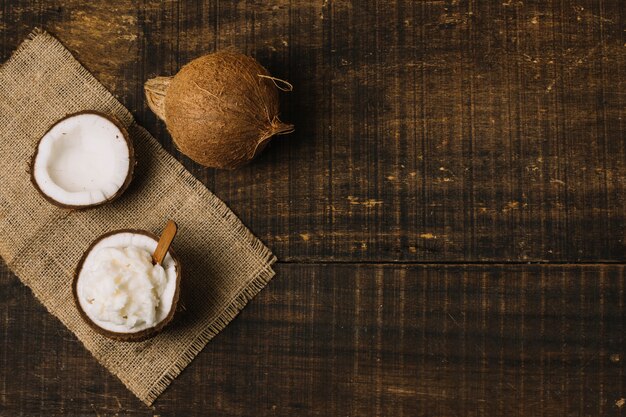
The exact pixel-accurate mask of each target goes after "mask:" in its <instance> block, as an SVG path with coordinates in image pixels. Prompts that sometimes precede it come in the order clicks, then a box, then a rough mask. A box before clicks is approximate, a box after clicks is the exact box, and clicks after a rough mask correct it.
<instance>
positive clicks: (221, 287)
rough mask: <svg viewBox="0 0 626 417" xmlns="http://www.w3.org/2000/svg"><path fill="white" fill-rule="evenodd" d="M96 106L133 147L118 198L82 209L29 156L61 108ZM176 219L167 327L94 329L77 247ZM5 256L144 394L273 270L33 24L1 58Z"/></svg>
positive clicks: (210, 199)
mask: <svg viewBox="0 0 626 417" xmlns="http://www.w3.org/2000/svg"><path fill="white" fill-rule="evenodd" d="M82 110H98V111H101V112H103V113H107V114H110V115H113V116H115V117H117V118H118V119H119V120H120V121H121V122H122V123H123V124H124V126H126V127H127V129H128V131H129V133H130V135H131V138H132V140H133V143H134V146H135V152H136V156H137V162H138V163H137V167H136V169H135V178H134V179H133V182H132V183H131V186H130V187H129V189H128V190H127V191H126V192H125V193H124V195H122V197H121V198H120V199H118V200H117V201H115V202H113V203H111V204H108V205H105V206H103V207H99V208H95V209H90V210H85V211H67V210H63V209H59V208H56V207H55V206H53V205H51V204H49V203H48V202H46V201H45V200H44V199H43V198H42V197H41V196H40V195H39V194H38V193H37V191H36V190H35V189H34V188H33V187H32V185H31V183H30V179H29V174H28V168H29V167H28V163H29V161H30V158H31V156H32V154H33V152H34V147H35V145H36V143H37V141H38V140H39V138H40V137H41V136H42V135H43V134H44V133H45V131H46V130H47V129H48V127H49V126H50V125H51V124H53V123H54V122H55V121H56V120H58V119H59V118H61V117H63V116H65V115H66V114H70V113H74V112H78V111H82ZM170 218H171V219H173V220H175V221H176V222H177V223H178V226H179V233H178V235H177V237H176V240H175V242H174V246H173V247H174V249H175V251H176V253H177V254H178V256H179V257H180V259H181V262H182V265H183V269H182V302H183V303H184V305H185V308H186V309H185V311H183V312H181V314H179V315H178V317H176V318H175V321H174V322H173V323H172V325H170V326H169V327H168V328H167V330H165V331H164V332H163V333H161V334H159V335H158V336H156V337H155V338H153V339H150V340H148V341H146V342H141V343H125V342H116V341H112V340H109V339H107V338H105V337H103V336H100V335H98V334H97V333H95V332H94V331H92V330H91V329H90V328H89V327H88V326H87V325H86V324H85V323H83V322H82V320H81V319H80V316H79V314H78V312H77V310H76V307H75V306H74V303H73V301H72V293H71V281H72V275H73V273H74V269H75V267H76V264H77V262H78V260H79V259H80V257H81V255H82V253H83V251H84V250H85V249H86V248H87V247H88V246H89V244H90V243H91V242H92V241H93V240H94V239H95V238H97V237H98V236H99V235H101V234H103V233H105V232H108V231H111V230H115V229H122V228H137V229H145V230H148V231H151V232H153V233H155V234H159V233H160V231H161V228H162V227H163V226H164V225H165V222H166V221H167V219H170ZM0 256H2V258H3V259H4V260H5V262H6V263H7V265H8V266H9V267H10V268H11V270H12V271H13V272H14V273H15V274H16V275H17V276H18V277H19V278H20V280H21V281H22V282H24V283H25V284H26V285H28V286H29V287H30V288H31V289H32V291H33V293H34V294H35V296H36V297H37V298H38V299H39V300H40V301H41V302H42V303H43V304H44V305H45V307H46V308H47V309H48V311H49V312H50V313H52V314H53V315H55V316H56V317H57V318H59V319H60V320H61V322H63V324H64V325H65V326H67V328H68V329H69V330H70V331H72V332H73V333H74V334H75V335H76V337H77V338H78V339H79V340H80V341H81V342H82V343H83V344H84V345H85V347H86V348H87V349H88V350H89V351H90V352H91V353H92V354H93V356H94V357H95V358H96V359H97V360H98V361H99V362H100V363H102V364H103V365H104V366H105V367H106V368H108V369H109V370H110V371H111V372H112V373H113V374H115V375H116V376H117V377H118V378H119V379H120V380H121V381H122V382H123V383H124V384H125V385H126V386H127V387H128V389H130V390H131V391H132V392H133V393H134V394H135V395H136V396H137V397H139V398H140V399H141V400H142V401H144V402H145V403H146V404H151V403H152V402H153V401H154V400H155V398H156V397H157V396H158V395H159V394H161V392H163V390H164V389H165V388H166V387H167V386H168V385H169V383H170V382H171V381H172V379H174V378H175V377H176V376H177V375H178V374H179V373H180V371H181V370H182V369H184V368H185V367H186V366H187V365H188V364H189V362H191V360H192V359H193V358H194V357H195V356H196V355H197V354H198V352H199V351H200V350H201V349H202V348H203V347H204V346H205V345H206V343H207V342H208V341H209V340H210V339H211V338H212V337H213V336H214V335H216V334H217V333H218V332H219V331H220V330H221V329H223V328H224V327H225V326H226V325H227V324H228V322H230V321H231V320H232V319H233V318H234V317H235V316H236V315H237V313H238V312H239V311H240V310H241V309H242V308H243V307H244V306H245V304H246V303H247V302H248V301H249V300H250V299H251V298H252V297H254V296H255V295H256V294H257V293H258V292H259V291H260V290H261V289H262V288H263V287H264V286H265V285H266V284H267V282H268V281H269V280H270V279H271V278H272V276H273V275H274V272H273V270H272V268H271V265H272V263H273V262H274V261H275V258H274V256H273V255H272V253H271V252H270V251H269V250H268V249H267V248H266V247H265V246H264V245H263V244H262V243H261V242H260V241H259V240H257V239H256V238H255V237H254V236H253V235H252V234H251V233H250V232H249V231H248V229H247V228H246V227H245V226H244V225H243V224H242V223H241V222H240V221H239V219H238V218H237V217H236V216H235V215H234V214H233V213H232V212H231V211H230V210H229V209H228V208H227V207H226V206H225V205H224V203H223V202H221V201H220V200H219V199H218V198H217V197H215V196H214V195H213V194H212V193H211V192H209V191H208V190H207V189H206V188H205V187H204V185H203V184H202V183H200V182H199V181H198V180H196V179H195V178H194V177H193V176H192V175H191V174H190V173H189V172H188V171H187V170H185V168H184V167H183V166H182V165H181V164H180V163H179V162H178V161H176V160H175V159H174V158H173V157H172V156H171V155H169V154H168V153H167V152H166V151H164V150H163V149H162V147H161V146H160V145H159V143H158V142H157V141H156V140H155V139H154V138H153V137H152V136H151V135H150V134H149V133H148V132H147V131H146V130H144V129H143V128H142V127H141V126H139V125H137V123H136V122H135V121H134V120H133V117H132V115H131V114H130V113H129V112H128V110H127V109H126V108H125V107H124V106H122V104H120V103H119V102H118V101H117V100H116V99H115V98H114V97H113V96H112V95H111V94H110V93H109V92H108V91H107V90H106V89H105V88H104V87H103V86H102V85H101V84H100V83H99V82H98V81H97V80H96V79H95V78H94V77H93V76H92V75H91V74H90V73H89V72H88V71H87V70H86V69H85V68H83V67H82V66H81V65H80V63H78V62H77V61H76V60H75V59H74V58H73V57H72V55H71V54H70V53H69V51H67V50H66V49H65V48H64V47H63V46H62V45H61V44H60V43H59V42H58V41H57V40H56V39H55V38H53V37H52V36H50V35H49V34H47V33H45V32H43V31H39V30H36V31H34V32H33V33H32V34H31V36H29V39H27V40H26V41H25V42H24V43H23V44H22V45H21V46H20V47H19V48H18V50H17V51H16V52H15V53H14V54H13V56H12V57H11V58H10V59H9V60H8V61H7V62H6V63H5V64H4V65H3V66H2V67H0Z"/></svg>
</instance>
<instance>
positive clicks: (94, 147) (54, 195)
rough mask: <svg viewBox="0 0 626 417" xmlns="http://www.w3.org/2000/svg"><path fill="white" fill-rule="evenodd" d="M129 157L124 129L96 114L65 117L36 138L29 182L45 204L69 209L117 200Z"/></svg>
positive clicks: (130, 147) (132, 163) (131, 154)
mask: <svg viewBox="0 0 626 417" xmlns="http://www.w3.org/2000/svg"><path fill="white" fill-rule="evenodd" d="M134 166H135V157H134V150H133V145H132V142H131V140H130V138H129V136H128V132H127V131H126V129H124V127H123V126H122V125H121V124H120V123H119V122H118V121H116V120H114V119H113V118H112V117H110V116H107V115H105V114H102V113H98V112H81V113H76V114H72V115H69V116H67V117H65V118H63V119H61V120H59V121H58V122H57V123H55V124H54V125H53V126H52V127H51V128H50V129H49V130H48V131H47V132H46V134H45V135H43V137H42V138H41V139H40V140H39V143H38V144H37V148H36V150H35V153H34V155H33V158H32V161H31V167H30V169H31V180H32V183H33V184H34V186H35V188H36V189H37V190H38V191H39V192H40V193H41V195H42V196H43V197H44V198H45V199H46V200H48V201H49V202H51V203H53V204H55V205H57V206H59V207H62V208H69V209H82V208H88V207H93V206H98V205H101V204H104V203H107V202H109V201H113V200H114V199H116V198H117V197H119V196H120V195H121V194H122V193H123V192H124V190H125V189H126V188H127V187H128V184H129V183H130V180H131V178H132V176H133V168H134Z"/></svg>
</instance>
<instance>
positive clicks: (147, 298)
mask: <svg viewBox="0 0 626 417" xmlns="http://www.w3.org/2000/svg"><path fill="white" fill-rule="evenodd" d="M81 281H82V285H81V286H80V291H79V295H80V298H81V299H82V300H81V305H82V306H83V309H84V310H85V313H87V315H88V316H90V317H92V318H95V319H96V321H97V322H104V323H109V324H110V325H112V326H115V327H116V328H117V329H118V330H119V329H126V330H128V331H131V330H134V329H137V328H148V327H152V326H154V325H155V324H157V322H158V321H159V305H160V302H161V299H162V297H163V293H164V290H165V288H166V286H167V281H168V280H167V274H166V271H165V270H164V269H163V267H162V266H161V265H158V264H157V265H153V264H152V255H151V254H150V252H148V251H147V250H145V249H144V248H141V247H137V246H128V247H104V248H101V249H99V250H97V252H95V253H93V254H92V259H90V262H89V265H85V269H84V270H83V271H82V272H81Z"/></svg>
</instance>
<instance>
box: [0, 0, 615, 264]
mask: <svg viewBox="0 0 626 417" xmlns="http://www.w3.org/2000/svg"><path fill="white" fill-rule="evenodd" d="M625 8H626V3H624V2H623V1H620V0H604V1H599V0H576V1H574V0H571V1H561V0H558V1H557V0H551V1H545V0H534V1H524V2H520V1H502V2H476V1H419V2H408V1H393V2H387V1H385V2H383V1H359V2H348V1H339V0H338V1H324V2H322V1H320V2H310V1H293V2H287V1H276V2H272V3H271V4H266V3H265V2H218V1H195V2H193V1H190V2H176V1H173V2H164V3H163V2H156V1H143V2H138V3H137V4H136V3H135V2H131V1H129V0H126V1H120V2H116V3H115V7H110V6H109V3H108V2H104V1H102V0H98V1H93V2H89V4H85V2H79V1H76V0H75V1H62V2H50V3H47V2H42V3H36V4H32V3H31V2H30V1H22V0H20V1H13V0H12V1H4V2H3V7H2V15H1V21H2V24H1V25H0V30H1V35H2V39H3V42H2V51H1V52H2V57H1V58H2V59H4V58H6V57H8V56H9V54H10V52H11V51H12V50H13V49H14V48H15V47H16V46H17V44H18V43H19V42H20V41H21V40H22V38H23V37H24V36H25V35H26V34H27V33H28V31H30V30H31V28H32V27H33V26H34V25H43V26H44V27H46V28H47V29H48V30H50V31H51V32H52V33H53V34H55V35H57V36H58V37H59V38H60V39H61V41H63V42H64V43H65V44H66V45H67V46H68V47H69V48H70V49H71V50H72V51H74V52H75V54H76V55H77V57H78V58H79V60H81V61H82V62H83V63H84V64H85V65H86V66H87V67H88V68H89V69H90V70H91V71H93V73H94V74H95V75H96V77H98V78H99V79H100V80H102V81H103V83H104V84H105V85H106V86H107V87H108V88H110V89H111V90H112V91H113V92H114V93H115V94H116V95H117V96H118V97H119V98H120V99H121V100H122V102H123V103H124V104H126V105H127V106H128V107H129V108H130V109H131V110H132V111H133V112H134V113H135V115H136V116H137V118H138V120H139V121H140V122H141V123H142V124H144V125H145V126H146V127H148V129H149V130H150V131H151V132H152V133H153V134H154V135H156V137H157V138H159V139H160V140H161V141H162V142H163V144H164V145H165V147H166V148H167V149H168V150H169V151H171V152H172V153H174V154H175V155H177V156H179V157H180V158H181V159H182V160H183V162H184V163H185V165H186V166H187V167H188V168H189V169H190V170H191V171H192V172H193V173H194V174H195V175H196V176H198V177H199V178H200V179H202V181H204V182H205V184H206V185H207V186H208V187H209V188H210V189H211V190H213V191H214V192H215V193H216V194H217V195H218V196H220V197H221V198H222V199H224V200H225V201H226V202H227V203H228V204H229V205H230V206H231V207H232V208H233V210H234V211H235V212H236V213H238V214H239V215H240V216H241V218H242V220H243V221H244V222H245V223H246V224H247V225H249V226H250V227H251V228H252V229H253V230H254V231H255V233H257V234H258V235H259V236H260V237H261V238H262V239H263V240H264V241H266V242H267V243H268V244H269V245H270V246H271V247H272V248H273V249H274V251H275V252H276V254H277V256H278V257H279V258H280V259H283V260H289V261H293V262H296V261H306V262H309V261H312V260H315V261H329V260H342V261H361V260H368V261H380V260H385V261H437V262H439V261H461V262H467V261H470V262H474V261H485V260H491V261H496V262H502V261H513V262H515V261H526V260H537V261H559V262H564V261H576V262H580V261H596V260H603V261H620V262H621V261H624V259H626V258H625V253H626V244H625V243H624V242H625V240H624V239H625V234H626V232H625V230H626V226H625V223H624V218H625V217H626V213H625V210H626V208H625V207H626V190H625V187H626V186H625V184H626V166H625V164H626V139H625V138H624V124H623V120H624V108H625V106H624V87H623V83H624V82H623V80H624V79H626V72H625V68H626V66H625V65H624V64H625V62H626V60H625V58H626V48H624V42H625V38H624V32H623V30H622V29H623V27H624V18H625V12H626V10H625ZM226 47H235V48H237V49H239V50H241V51H243V52H246V53H249V54H252V55H254V56H256V57H257V58H258V59H259V60H260V61H261V63H263V64H264V65H265V66H267V67H268V68H269V69H270V70H271V72H272V73H274V75H276V76H278V77H281V78H285V79H289V80H290V81H291V82H292V83H293V84H294V85H295V91H294V92H293V93H292V94H284V95H283V101H284V102H283V109H284V110H283V115H284V119H285V120H289V121H292V122H294V123H295V124H296V129H297V130H296V133H295V134H293V135H289V136H285V137H280V138H278V139H277V140H276V141H275V143H274V144H273V145H272V146H270V148H269V149H268V150H267V151H266V152H265V153H264V154H263V155H262V156H261V158H260V159H259V160H258V161H256V162H255V163H253V164H252V165H250V166H248V167H245V168H242V169H239V170H236V171H234V172H223V171H213V170H208V169H204V168H201V167H200V166H198V165H196V164H194V163H193V162H192V161H190V160H188V159H187V158H184V157H183V156H181V155H179V154H178V153H177V152H176V151H175V149H174V148H173V147H172V145H171V142H170V139H169V136H168V135H167V132H166V130H165V128H164V126H163V124H162V123H161V122H159V121H157V119H156V118H155V117H154V115H152V114H151V112H150V111H149V110H148V109H147V106H146V105H145V101H144V99H143V93H142V85H143V83H144V82H145V80H147V79H148V78H150V77H153V76H155V75H159V74H161V75H169V74H172V73H175V72H176V71H177V69H178V68H180V67H181V66H182V65H183V64H184V63H186V62H188V61H189V60H191V59H193V58H194V57H197V56H199V55H201V54H204V53H208V52H211V51H214V50H216V49H221V48H226ZM494 231H497V232H494Z"/></svg>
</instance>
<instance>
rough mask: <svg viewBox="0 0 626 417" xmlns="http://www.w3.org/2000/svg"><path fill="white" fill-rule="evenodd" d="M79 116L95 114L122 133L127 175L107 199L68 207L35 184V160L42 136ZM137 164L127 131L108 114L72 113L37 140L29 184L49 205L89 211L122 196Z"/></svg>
mask: <svg viewBox="0 0 626 417" xmlns="http://www.w3.org/2000/svg"><path fill="white" fill-rule="evenodd" d="M81 114H95V115H98V116H100V117H103V118H105V119H107V120H108V121H110V122H111V123H113V124H114V125H115V126H116V127H117V128H118V129H119V130H120V132H122V136H123V137H124V140H125V141H126V145H127V146H128V174H127V175H126V179H125V180H124V182H123V183H122V186H121V187H120V189H119V190H117V192H116V193H115V194H113V195H112V196H111V197H109V198H108V199H106V200H104V201H101V202H99V203H95V204H86V205H68V204H63V203H61V202H59V201H57V200H55V199H53V198H52V197H50V196H49V195H47V194H46V193H45V192H44V191H43V190H42V189H41V188H40V187H39V184H37V181H36V180H35V159H37V154H38V153H39V145H40V144H41V140H42V139H43V138H44V136H46V135H47V134H48V132H49V131H50V130H52V128H54V127H55V126H56V125H58V124H59V123H61V122H62V121H64V120H66V119H69V118H70V117H74V116H78V115H81ZM136 164H137V162H136V161H135V148H134V146H133V142H132V140H131V139H130V135H129V134H128V130H126V128H125V127H124V126H123V125H122V123H121V122H120V121H119V120H117V119H116V118H115V117H113V116H111V115H108V114H104V113H101V112H99V111H96V110H86V111H80V112H77V113H72V114H68V115H66V116H65V117H63V118H61V119H59V120H57V121H56V122H55V123H54V124H53V125H52V126H50V127H49V128H48V130H46V133H44V134H43V135H42V136H41V138H39V140H38V141H37V145H36V146H35V153H33V156H32V157H31V159H30V167H29V170H30V182H31V183H32V184H33V186H34V187H35V189H36V190H37V192H38V193H39V194H40V195H41V196H42V197H43V198H44V199H45V200H46V201H48V202H49V203H51V204H54V205H55V206H57V207H60V208H63V209H69V210H85V209H89V208H93V207H98V206H101V205H103V204H107V203H110V202H112V201H115V200H117V199H118V198H119V197H120V196H121V195H122V194H124V191H126V189H127V188H128V186H129V185H130V182H131V181H132V179H133V175H134V171H135V165H136Z"/></svg>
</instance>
